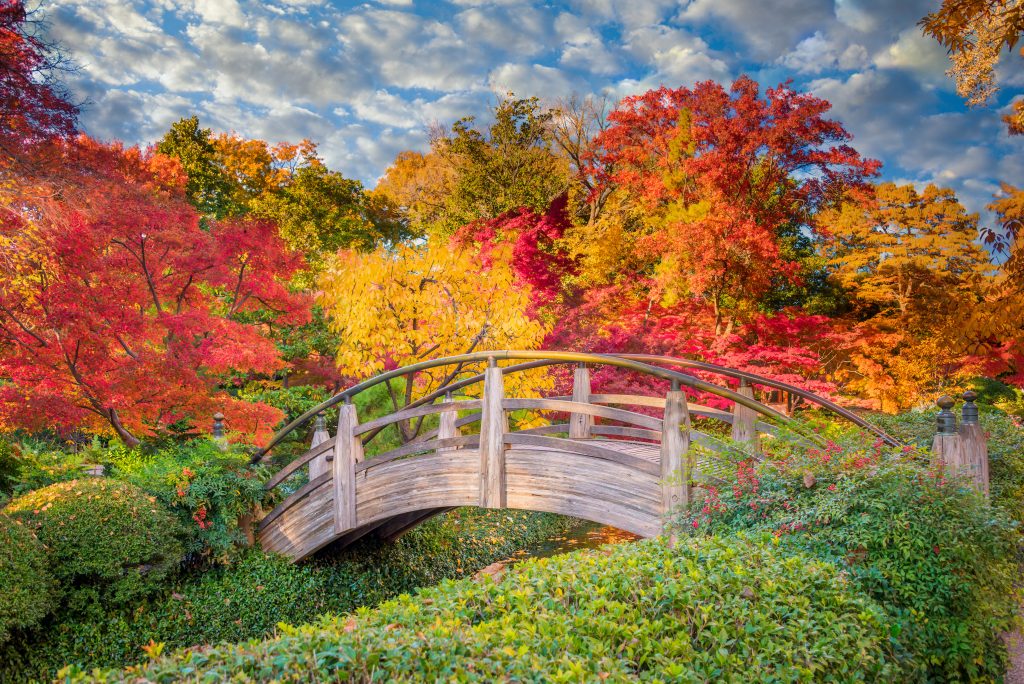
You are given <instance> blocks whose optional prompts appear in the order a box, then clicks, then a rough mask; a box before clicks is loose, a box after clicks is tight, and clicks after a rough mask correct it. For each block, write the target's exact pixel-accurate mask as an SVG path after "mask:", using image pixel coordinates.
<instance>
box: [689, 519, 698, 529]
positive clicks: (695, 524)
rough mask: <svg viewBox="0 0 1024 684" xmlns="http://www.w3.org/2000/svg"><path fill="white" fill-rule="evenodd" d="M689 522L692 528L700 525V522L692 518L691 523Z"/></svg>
mask: <svg viewBox="0 0 1024 684" xmlns="http://www.w3.org/2000/svg"><path fill="white" fill-rule="evenodd" d="M690 524H691V525H693V529H697V528H698V527H699V526H700V523H699V522H697V521H696V520H694V521H693V522H692V523H690Z"/></svg>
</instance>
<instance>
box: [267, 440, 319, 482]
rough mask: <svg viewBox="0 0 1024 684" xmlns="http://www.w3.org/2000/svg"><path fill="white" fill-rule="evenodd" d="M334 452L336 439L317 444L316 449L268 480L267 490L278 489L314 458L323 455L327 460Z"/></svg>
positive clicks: (312, 449)
mask: <svg viewBox="0 0 1024 684" xmlns="http://www.w3.org/2000/svg"><path fill="white" fill-rule="evenodd" d="M333 451H334V439H333V438H329V439H327V440H326V441H324V442H321V443H320V444H317V445H316V446H315V447H313V448H311V449H310V450H309V451H307V452H306V453H304V454H303V455H302V456H299V457H298V458H297V459H295V460H294V461H292V462H291V463H289V464H288V465H286V466H285V467H284V468H281V470H279V471H278V472H277V474H275V475H274V476H273V477H272V478H270V479H269V480H267V484H266V488H267V489H273V488H274V487H276V486H277V485H279V484H281V483H282V482H284V481H285V480H287V479H288V478H289V477H291V475H292V474H293V473H295V471H297V470H298V469H299V468H301V467H302V466H304V465H306V464H307V463H309V462H310V461H312V460H313V459H314V458H316V457H318V456H321V455H323V456H324V458H325V459H326V457H327V456H328V455H330V454H331V453H332V452H333ZM321 474H323V473H321ZM310 479H313V478H312V477H310Z"/></svg>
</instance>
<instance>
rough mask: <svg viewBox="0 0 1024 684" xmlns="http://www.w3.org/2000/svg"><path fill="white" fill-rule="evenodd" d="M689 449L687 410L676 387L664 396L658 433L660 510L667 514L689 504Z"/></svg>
mask: <svg viewBox="0 0 1024 684" xmlns="http://www.w3.org/2000/svg"><path fill="white" fill-rule="evenodd" d="M689 451H690V411H689V409H688V408H687V406H686V395H685V394H684V393H683V392H682V391H681V390H678V389H673V390H670V391H669V392H668V393H667V394H666V395H665V416H664V419H663V426H662V432H661V509H662V513H669V512H671V511H672V510H673V509H675V508H676V507H678V506H686V505H687V504H689V503H690V481H691V480H692V479H693V457H692V456H691V455H690V453H689Z"/></svg>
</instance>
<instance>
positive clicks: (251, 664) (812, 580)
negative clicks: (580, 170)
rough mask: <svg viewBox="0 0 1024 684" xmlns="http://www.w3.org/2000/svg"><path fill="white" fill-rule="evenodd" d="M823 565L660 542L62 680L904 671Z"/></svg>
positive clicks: (752, 551)
mask: <svg viewBox="0 0 1024 684" xmlns="http://www.w3.org/2000/svg"><path fill="white" fill-rule="evenodd" d="M889 629H890V625H889V623H888V619H887V616H886V615H885V613H884V611H882V610H881V609H880V608H879V607H878V606H877V605H875V604H874V603H873V602H871V601H870V600H868V599H866V598H864V597H861V596H858V595H857V594H856V592H855V591H853V590H852V588H851V587H850V585H849V583H848V582H847V581H846V580H845V579H844V578H843V577H842V576H841V574H840V573H839V572H838V571H837V570H836V569H835V568H834V567H833V566H832V565H830V564H828V563H823V562H821V561H818V560H815V559H813V558H809V557H807V556H804V555H801V554H790V553H786V552H783V551H782V550H780V549H779V548H777V547H775V546H774V545H773V544H772V542H771V541H770V537H769V538H768V539H761V540H757V541H753V540H749V539H731V540H722V539H706V540H699V541H690V542H689V543H685V544H682V545H680V546H679V547H678V548H676V549H670V548H668V547H667V546H666V545H665V544H663V543H661V542H657V541H647V542H640V543H637V544H630V545H622V546H620V547H617V548H610V547H606V548H605V549H602V550H600V551H597V552H582V553H573V554H567V555H563V556H559V557H556V558H553V559H543V560H537V561H529V562H527V563H524V564H523V565H521V566H517V567H516V568H515V569H513V570H512V571H510V572H509V573H508V574H507V575H506V576H505V577H504V578H502V579H501V580H500V581H499V582H498V583H495V582H494V581H492V580H491V579H489V578H488V579H482V580H480V581H478V582H473V581H468V580H463V581H461V582H445V583H443V584H442V585H440V586H439V587H436V588H433V589H428V590H425V591H423V592H421V593H420V594H419V595H417V596H415V597H411V596H408V595H405V596H402V597H400V598H399V599H398V600H394V601H389V602H388V603H386V604H384V605H382V606H381V607H380V608H379V609H377V610H373V611H371V610H366V609H363V610H360V611H358V612H357V613H356V614H355V615H354V616H343V617H328V618H325V619H323V620H321V621H319V622H318V623H316V624H314V625H311V626H305V627H300V628H293V627H285V626H282V629H281V634H280V636H278V637H276V638H274V639H270V640H268V641H264V642H257V641H250V642H248V643H245V644H239V645H217V646H212V647H209V648H204V649H201V650H193V651H184V652H179V653H176V654H173V655H170V656H168V657H159V658H156V659H154V660H152V661H150V662H148V663H146V664H144V665H141V666H139V667H136V668H130V669H129V670H128V671H126V672H117V671H108V672H105V673H104V672H99V671H97V672H93V673H89V674H87V673H85V672H83V671H81V670H79V669H77V668H71V669H69V670H68V671H66V672H64V673H62V674H63V675H65V676H67V677H68V678H69V679H70V681H112V680H138V679H144V680H146V681H154V682H170V681H209V680H213V679H220V678H222V677H224V676H228V675H230V676H231V677H233V678H236V679H247V680H256V681H266V680H279V681H280V680H287V681H382V682H383V681H396V680H399V681H410V680H412V681H482V682H490V681H499V680H500V681H509V680H511V681H541V680H543V681H552V682H561V681H601V680H606V679H607V680H611V681H623V680H628V679H637V678H639V679H652V680H662V681H664V680H669V681H822V680H831V681H843V682H866V681H878V680H879V679H881V678H883V677H895V676H897V675H898V674H900V673H901V672H904V670H903V667H905V666H909V664H904V663H900V662H898V660H897V659H896V657H895V656H894V654H893V653H892V651H891V649H890V642H889V638H888V634H889Z"/></svg>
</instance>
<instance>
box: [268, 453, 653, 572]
mask: <svg viewBox="0 0 1024 684" xmlns="http://www.w3.org/2000/svg"><path fill="white" fill-rule="evenodd" d="M564 441H566V442H572V443H575V444H586V445H592V446H600V447H602V448H605V449H611V450H614V451H616V452H618V453H621V454H623V455H626V456H632V457H636V458H638V459H640V460H642V461H643V462H644V463H647V464H650V466H651V467H650V468H646V469H645V470H646V471H647V472H644V471H642V470H640V469H638V468H636V467H633V466H631V465H624V464H622V463H616V462H612V461H609V460H605V459H599V458H596V457H594V456H588V455H584V454H579V453H572V452H570V451H567V450H564V449H556V448H551V447H548V446H513V447H510V448H508V449H507V450H506V452H505V475H506V492H507V494H506V496H507V501H506V506H507V507H508V508H520V509H524V510H533V511H547V512H551V513H561V514H563V515H572V516H576V517H580V518H586V519H588V520H593V521H596V522H602V523H606V524H609V525H613V526H615V527H618V528H620V529H624V530H627V531H629V532H633V533H635V534H638V535H641V536H645V537H649V536H655V535H657V534H658V533H659V532H660V531H661V526H662V520H661V485H660V476H659V475H658V474H656V473H657V470H656V469H657V467H658V462H659V449H660V446H659V445H658V444H651V443H642V442H627V441H620V440H608V439H588V440H564ZM566 446H567V447H569V448H570V449H571V448H572V447H571V446H569V445H566ZM479 462H480V456H479V451H478V450H477V449H459V450H453V451H435V452H431V453H427V454H422V455H418V456H409V457H407V458H403V459H398V460H392V461H389V462H387V463H382V464H381V465H379V466H373V460H372V459H371V460H369V461H367V462H366V465H367V466H372V467H367V468H365V469H363V470H362V471H361V472H359V473H357V474H356V482H355V493H356V497H355V498H356V519H357V520H358V526H357V527H356V528H354V529H352V530H344V531H338V530H336V527H335V506H334V488H333V486H332V482H331V479H330V478H329V477H328V478H321V482H320V483H319V484H316V483H315V482H314V483H313V484H314V486H313V487H311V488H309V489H308V490H307V492H306V493H305V495H304V496H302V497H301V498H299V499H298V500H295V501H293V502H291V505H290V506H289V507H287V508H286V509H284V510H283V511H281V512H280V513H279V514H278V515H276V516H274V517H273V518H270V517H269V516H268V518H267V519H266V521H265V523H264V524H262V525H261V527H260V531H259V539H260V543H261V545H262V546H263V548H265V549H270V550H273V551H276V552H278V553H283V554H285V555H288V556H291V557H292V558H294V559H296V560H301V559H303V558H305V557H307V556H309V555H310V554H312V553H314V552H316V551H317V550H318V549H320V548H322V547H324V546H326V545H327V544H329V543H331V542H332V541H335V540H339V543H340V544H342V545H344V544H346V543H351V542H352V541H355V540H356V539H358V538H360V537H362V536H364V535H365V534H368V533H371V532H374V531H375V530H389V531H390V532H391V533H394V532H395V531H396V530H394V529H393V528H394V524H393V523H397V522H401V521H403V520H408V521H409V522H410V523H411V524H416V523H418V522H421V521H422V519H426V517H429V515H428V514H431V513H435V512H437V511H439V510H445V509H448V508H452V507H456V506H476V505H478V504H479V501H480V472H479ZM416 513H421V514H423V515H421V516H416V515H410V514H416ZM410 526H411V525H410Z"/></svg>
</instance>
